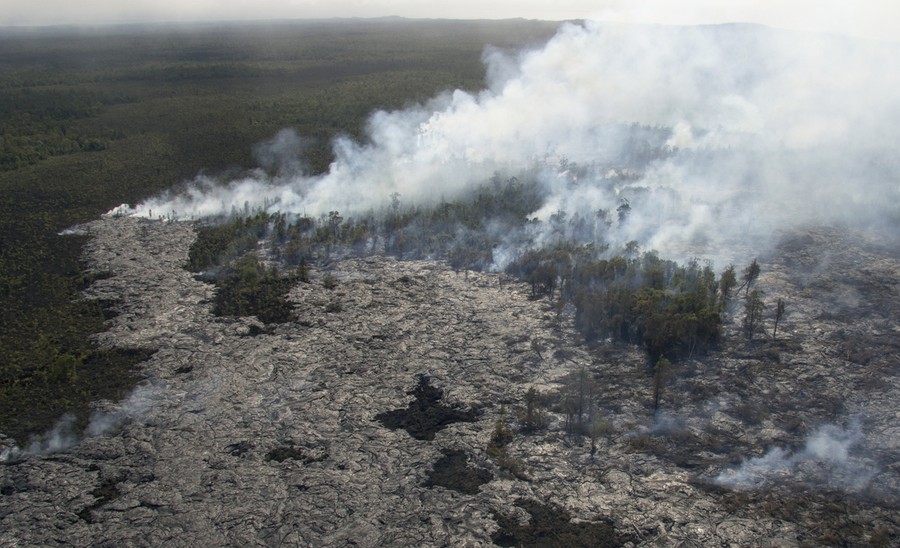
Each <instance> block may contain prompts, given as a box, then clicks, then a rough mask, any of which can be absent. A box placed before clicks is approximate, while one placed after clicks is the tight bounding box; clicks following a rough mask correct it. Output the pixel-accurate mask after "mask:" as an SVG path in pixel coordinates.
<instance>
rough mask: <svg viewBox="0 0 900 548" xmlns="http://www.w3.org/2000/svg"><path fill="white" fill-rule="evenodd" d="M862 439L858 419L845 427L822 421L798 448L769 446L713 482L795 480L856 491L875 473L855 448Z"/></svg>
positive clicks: (754, 485) (743, 484) (753, 484)
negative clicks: (799, 448) (766, 449)
mask: <svg viewBox="0 0 900 548" xmlns="http://www.w3.org/2000/svg"><path fill="white" fill-rule="evenodd" d="M862 440H863V432H862V428H861V426H860V423H859V422H858V421H853V422H851V423H850V424H849V425H848V426H847V428H842V427H840V426H837V425H833V424H826V425H824V426H822V427H820V428H818V429H816V430H815V431H814V432H812V433H811V434H810V435H809V436H808V437H807V438H806V442H805V444H804V447H803V449H802V450H800V451H796V452H791V451H788V450H786V449H784V448H781V447H773V448H771V449H769V451H768V452H767V453H766V454H765V455H763V456H762V457H755V458H751V459H745V460H744V461H743V462H742V463H741V465H740V466H738V467H737V468H731V469H727V470H723V471H722V472H721V473H720V474H719V475H718V476H716V478H715V480H714V481H715V482H716V483H718V484H719V485H723V486H726V487H730V488H734V489H742V490H753V489H760V488H764V487H767V486H770V485H772V484H775V483H779V482H785V481H799V482H804V483H813V484H818V485H826V486H828V487H831V488H837V489H844V490H848V491H858V490H860V489H863V488H865V487H866V486H867V485H868V484H869V482H870V481H871V479H872V478H873V477H874V476H875V475H876V473H877V468H876V466H875V464H874V463H872V462H871V461H870V460H868V459H866V458H865V457H864V456H863V455H861V454H859V452H858V451H855V449H856V448H857V446H858V445H859V444H860V442H861V441H862Z"/></svg>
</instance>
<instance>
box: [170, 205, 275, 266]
mask: <svg viewBox="0 0 900 548" xmlns="http://www.w3.org/2000/svg"><path fill="white" fill-rule="evenodd" d="M276 219H283V216H275V215H268V214H266V213H257V214H256V215H254V216H252V217H243V216H238V215H235V216H232V217H231V218H229V219H228V220H227V221H224V222H219V223H212V224H205V225H201V226H200V227H199V228H198V229H197V239H196V240H195V241H194V243H193V244H192V245H191V249H190V251H189V253H188V264H187V265H186V268H187V269H188V270H190V271H191V272H202V271H204V270H208V269H211V268H222V267H224V266H227V265H228V263H229V262H230V261H231V260H232V259H234V258H235V257H240V256H242V255H244V254H245V253H247V252H248V251H251V250H253V249H256V244H257V242H258V241H259V240H260V239H262V238H263V237H264V236H266V235H267V234H268V232H269V225H270V224H273V225H274V223H275V221H276Z"/></svg>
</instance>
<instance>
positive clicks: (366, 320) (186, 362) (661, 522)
mask: <svg viewBox="0 0 900 548" xmlns="http://www.w3.org/2000/svg"><path fill="white" fill-rule="evenodd" d="M83 228H84V230H86V231H88V232H89V233H90V235H91V236H93V239H92V242H91V244H90V245H89V246H88V248H87V250H86V255H87V259H88V260H89V262H90V264H91V265H92V268H93V269H95V270H97V271H102V272H110V273H111V274H112V276H111V277H108V278H105V279H100V280H98V281H97V282H95V283H94V285H93V286H91V287H90V288H89V289H88V291H87V293H86V297H87V298H95V299H109V300H117V301H118V305H117V312H118V316H117V317H116V318H114V319H113V320H112V321H111V324H110V330H109V331H108V332H106V333H104V334H102V335H101V336H100V337H99V338H98V340H97V343H98V344H99V345H102V346H115V347H141V348H151V349H155V350H156V353H155V354H154V355H153V356H152V357H151V358H150V359H149V360H148V361H147V362H146V363H145V364H144V366H143V374H144V375H145V376H146V380H145V381H144V382H143V383H142V384H141V385H140V386H138V387H137V388H136V389H135V390H134V392H133V393H132V394H131V395H130V396H129V397H128V398H126V399H125V400H124V401H122V402H102V403H100V404H98V408H97V411H96V413H95V415H94V419H93V420H92V422H91V426H90V427H89V428H88V431H87V432H85V433H84V434H83V435H82V436H80V437H79V438H78V439H69V440H57V439H56V438H54V437H53V436H52V434H53V433H48V434H47V435H46V436H45V437H44V438H43V439H40V440H36V443H35V444H33V445H32V446H31V447H30V448H25V449H15V450H14V449H10V448H9V447H8V448H7V449H8V450H7V452H6V453H5V459H6V461H5V463H4V465H2V466H0V492H2V495H0V545H2V546H26V545H56V544H63V545H100V546H113V545H115V546H121V545H139V546H142V545H154V546H158V545H173V546H183V545H199V546H221V545H245V546H249V545H265V546H280V545H287V546H297V545H302V546H305V545H309V546H318V545H328V546H350V545H352V546H386V545H416V546H434V545H454V546H455V545H467V546H482V545H492V544H502V545H516V544H518V545H548V544H549V545H577V544H583V545H596V546H601V545H633V546H657V545H663V546H665V545H681V546H795V545H809V546H813V545H829V544H834V545H842V544H851V545H867V544H868V545H875V546H889V545H896V543H897V542H900V513H898V506H900V499H898V495H900V465H898V462H900V458H898V457H900V426H898V425H900V421H898V419H900V405H898V403H897V402H898V401H900V380H898V375H897V373H898V367H900V365H898V363H900V322H898V317H900V315H898V312H900V304H898V303H900V285H898V284H900V259H898V257H900V254H898V252H897V251H898V250H897V249H895V248H885V247H884V246H883V245H882V246H879V245H877V244H876V243H873V242H870V241H868V240H866V239H865V238H864V237H863V236H849V235H846V234H842V233H839V232H837V231H835V230H831V229H817V230H808V231H803V232H798V233H794V234H791V235H788V236H786V237H785V239H784V241H783V243H782V244H781V245H780V247H779V248H778V249H777V250H775V251H773V252H772V254H771V255H770V256H768V257H763V258H761V259H760V264H761V266H762V268H763V273H762V276H761V278H760V281H759V283H758V287H759V288H760V289H762V290H764V291H765V293H766V297H765V300H766V302H767V303H769V304H770V306H769V310H767V312H766V323H765V326H764V327H765V328H766V330H767V333H766V334H765V335H763V334H760V335H757V337H756V339H757V340H755V341H751V342H746V340H745V338H744V337H743V335H742V334H741V333H740V329H739V321H738V320H737V317H738V316H740V311H739V310H738V309H739V307H740V303H739V302H738V303H737V304H736V305H735V311H734V313H733V315H732V321H731V322H730V323H729V325H728V328H727V334H726V335H727V336H726V340H725V341H724V342H723V344H722V347H721V348H720V349H719V350H717V351H715V352H713V353H712V354H711V355H708V356H704V357H697V358H695V359H690V360H686V361H684V362H681V363H678V364H676V366H675V368H674V372H673V376H672V380H671V381H670V382H669V384H668V386H666V388H665V390H664V392H663V396H662V403H661V411H660V412H658V413H656V415H655V416H654V413H653V410H652V406H651V403H652V402H651V399H652V378H651V375H650V372H649V369H648V367H647V364H646V363H645V356H644V353H643V351H642V350H641V349H639V348H635V347H631V346H624V345H614V344H612V343H605V344H600V345H596V346H595V347H588V346H586V345H584V344H582V342H581V340H580V338H579V337H578V336H577V335H576V334H575V332H574V331H573V330H572V329H571V327H570V319H569V318H568V317H567V315H566V314H565V313H563V314H562V316H557V313H556V311H555V310H553V308H552V307H551V306H550V305H549V303H547V302H546V301H540V300H530V299H529V293H530V291H529V288H528V287H527V286H525V285H524V284H520V283H518V282H515V281H513V280H511V279H508V278H504V277H502V276H501V275H498V274H482V273H471V272H470V273H456V272H454V271H452V270H451V269H449V268H448V267H446V266H445V265H444V264H442V263H440V262H424V261H408V262H400V261H397V260H393V259H387V258H383V257H369V258H356V259H346V260H342V261H336V262H334V263H332V264H330V265H327V266H324V267H322V268H321V270H315V271H314V272H313V277H312V280H311V281H310V282H309V283H299V284H297V285H296V286H295V287H294V288H293V290H292V291H291V293H290V299H291V300H292V302H293V303H295V305H296V315H297V319H296V321H294V322H290V323H285V324H280V325H274V326H266V325H263V324H261V323H260V322H258V321H257V320H256V319H255V318H219V317H215V316H214V315H212V313H211V311H210V309H211V307H210V299H211V296H212V291H213V289H212V286H210V285H208V284H205V283H203V282H201V281H198V280H196V279H195V278H194V277H193V276H192V275H191V274H190V273H188V272H186V271H185V270H183V269H182V266H183V264H184V263H185V261H186V258H187V253H188V248H189V246H190V244H191V242H192V240H193V238H194V232H193V228H192V226H191V225H190V224H187V223H164V222H153V221H147V220H139V219H132V218H105V219H102V220H99V221H96V222H93V223H90V224H88V225H85V226H84V227H83ZM326 272H327V273H329V274H330V275H331V277H332V278H333V279H334V280H336V281H337V284H336V286H335V287H333V288H331V289H329V288H327V287H325V285H331V284H325V285H323V283H322V280H323V277H324V275H325V273H326ZM779 297H780V298H783V299H784V300H785V302H786V314H785V318H784V320H782V323H781V326H780V327H779V334H778V336H777V339H775V340H772V337H771V335H772V327H773V325H772V307H773V305H771V303H774V302H775V299H777V298H779ZM582 368H583V370H584V371H586V372H587V373H588V376H589V379H590V380H591V381H593V384H592V385H595V386H596V389H594V390H593V392H592V393H593V395H594V400H595V406H596V409H597V411H596V413H597V414H598V415H599V416H602V417H603V419H604V421H605V423H604V426H605V427H604V428H603V429H602V430H601V431H600V432H599V433H597V434H596V435H595V436H594V437H595V440H594V441H595V445H596V451H594V452H593V454H592V451H591V440H590V439H589V436H578V435H573V434H569V433H567V432H566V431H565V429H564V428H563V426H564V422H565V417H564V414H563V413H561V412H560V408H559V405H558V399H559V398H558V393H559V391H560V390H564V389H565V388H566V386H572V383H573V382H575V381H573V380H572V379H574V378H575V376H573V373H576V372H578V371H581V370H582ZM531 388H533V389H534V390H535V391H536V392H537V393H538V394H539V395H541V401H542V403H543V406H542V407H543V408H544V409H545V410H544V411H543V413H544V414H543V416H544V417H545V421H544V422H545V424H546V427H545V428H538V429H536V431H534V432H526V431H524V430H522V428H521V426H522V419H521V417H522V415H523V413H524V410H525V400H526V393H527V392H528V390H529V389H531ZM555 402H557V403H555ZM58 433H59V432H57V434H58ZM500 434H502V435H500ZM498 438H503V441H502V443H498ZM6 445H7V446H9V445H11V444H10V443H9V442H7V443H6Z"/></svg>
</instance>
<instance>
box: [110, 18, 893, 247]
mask: <svg viewBox="0 0 900 548" xmlns="http://www.w3.org/2000/svg"><path fill="white" fill-rule="evenodd" d="M897 53H898V52H897V47H896V46H894V45H891V44H888V43H879V42H863V41H853V40H851V39H846V38H840V37H836V36H824V35H815V34H801V33H789V32H784V31H775V30H772V29H768V28H765V27H759V26H754V25H719V26H702V27H661V26H617V25H607V24H601V23H595V22H586V23H584V24H583V25H574V24H566V25H564V26H562V27H561V28H560V30H559V32H558V34H557V35H556V36H555V37H554V38H553V39H551V40H550V41H549V42H548V43H547V44H546V45H545V46H544V47H543V48H541V49H536V50H531V51H524V52H521V53H519V54H517V55H509V54H504V53H501V52H498V51H494V50H488V51H487V52H486V53H485V55H484V61H485V63H486V67H487V81H488V87H487V89H485V90H483V91H481V92H480V93H476V94H472V93H468V92H464V91H454V92H449V93H445V94H442V95H440V96H438V97H435V98H434V99H433V100H431V101H430V102H428V103H427V104H424V105H420V106H418V107H415V108H409V109H406V110H400V111H394V112H384V111H378V112H375V113H374V114H372V115H371V117H370V119H369V121H368V128H367V138H366V139H365V140H364V141H363V142H355V141H352V140H350V139H347V138H341V139H337V140H336V141H335V142H334V143H333V149H334V155H335V161H334V162H333V164H332V165H331V167H330V169H329V170H328V172H327V173H324V174H321V175H316V176H310V175H307V174H305V173H303V170H302V168H301V167H300V164H299V161H294V160H291V159H290V154H297V155H299V151H300V150H302V146H301V140H300V139H299V138H298V137H297V136H296V135H294V134H290V133H285V134H280V135H279V136H277V137H276V138H275V139H274V140H273V141H272V143H270V145H269V146H268V147H265V146H263V147H260V148H258V149H257V156H258V158H259V160H260V161H261V164H262V166H263V167H265V168H266V169H267V170H268V171H267V172H264V171H262V170H260V171H258V172H253V173H250V174H249V175H247V176H246V177H243V178H239V179H236V180H231V181H217V180H212V179H209V178H198V179H197V180H196V181H194V182H192V183H191V184H189V185H187V188H186V189H182V190H180V191H178V192H170V193H168V194H166V195H163V196H160V197H157V198H154V199H151V200H147V201H146V202H144V203H141V204H139V205H138V206H137V207H136V208H134V209H133V210H130V213H132V214H136V215H142V216H150V215H151V212H152V214H153V216H174V217H177V218H184V219H187V218H198V217H206V216H211V215H216V214H227V213H229V212H231V211H234V210H237V211H241V210H243V209H244V208H246V207H250V208H266V209H268V210H270V211H282V212H287V213H296V214H303V215H310V216H316V215H321V214H324V213H326V212H328V211H332V210H337V211H340V212H341V213H342V214H344V215H345V216H347V215H354V214H358V213H363V212H366V211H369V210H372V209H375V210H377V209H379V208H382V207H385V206H387V205H388V204H389V203H390V200H391V196H392V195H393V194H394V193H399V194H400V195H401V196H402V199H403V202H404V204H428V203H434V202H436V201H437V200H439V199H442V198H444V199H449V200H452V199H454V198H455V197H458V196H460V195H463V194H464V193H466V192H468V191H470V190H471V189H472V188H473V186H475V185H481V184H487V181H488V180H489V179H490V177H491V176H492V175H493V174H494V173H501V174H505V175H507V176H512V175H516V174H517V173H520V172H522V171H523V170H531V171H532V172H533V171H535V170H537V171H538V172H539V173H540V177H541V179H542V181H543V183H544V184H545V185H546V190H547V196H548V197H547V199H546V201H545V204H544V206H543V207H541V208H540V209H538V210H537V211H535V212H534V213H533V216H534V217H536V218H537V219H539V220H541V221H544V223H543V225H540V226H545V227H546V225H547V222H546V221H548V220H549V218H550V216H551V215H553V214H554V213H556V212H557V211H559V210H563V211H566V212H567V213H568V214H569V215H570V217H571V215H573V214H578V215H580V216H582V217H585V218H591V216H592V215H596V212H597V211H598V210H605V211H614V210H615V209H616V207H617V206H618V205H619V204H621V203H622V202H623V200H628V201H629V203H630V204H631V206H632V214H631V215H630V216H629V217H628V219H627V222H622V223H621V224H620V225H619V226H616V231H615V234H611V235H610V236H609V237H608V241H611V243H613V244H614V245H615V244H621V243H624V242H627V241H631V240H635V241H638V242H639V243H640V244H641V245H642V248H644V249H657V250H660V251H661V252H663V253H664V254H668V255H674V256H679V255H680V256H690V255H705V256H708V257H715V256H717V254H719V253H721V252H722V250H723V249H725V248H728V247H729V246H733V245H735V243H736V242H741V243H742V244H743V245H745V246H750V247H753V246H757V247H759V246H761V245H763V244H765V243H766V241H767V238H769V237H771V235H772V234H773V233H774V232H776V231H777V230H779V229H782V228H787V227H789V226H791V225H794V224H801V223H808V222H816V223H835V222H840V223H860V224H862V225H863V226H866V227H877V228H880V229H882V230H884V229H887V230H889V231H891V234H895V233H896V227H897V225H898V222H900V210H898V208H897V204H898V203H900V200H898V199H900V183H898V181H900V160H898V159H897V156H896V153H895V152H896V150H898V145H900V123H898V122H900V70H898V69H900V55H897ZM267 150H268V151H272V152H267ZM276 150H277V151H278V153H277V154H276V153H274V151H276ZM286 151H287V153H288V155H287V156H286V155H285V152H286ZM273 170H274V171H275V175H271V174H268V175H267V174H266V173H271V172H272V171H273ZM120 211H121V210H120ZM497 252H498V254H499V255H503V253H504V250H503V249H499V250H497Z"/></svg>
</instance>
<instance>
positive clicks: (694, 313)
mask: <svg viewBox="0 0 900 548" xmlns="http://www.w3.org/2000/svg"><path fill="white" fill-rule="evenodd" d="M573 270H574V271H575V272H576V274H575V275H574V276H573V277H572V279H571V282H569V283H570V291H571V292H572V293H573V294H574V298H573V302H574V304H575V309H576V311H575V325H576V327H577V328H578V329H579V330H580V331H581V333H582V334H584V336H585V337H586V338H587V339H588V340H592V339H597V338H607V337H611V338H613V339H618V340H622V341H626V342H633V343H639V344H643V345H644V347H645V348H646V349H647V352H648V354H649V356H650V360H651V363H656V361H657V360H659V358H660V357H661V356H663V355H667V356H669V357H670V358H678V357H683V356H690V355H692V354H693V353H694V352H696V351H698V350H703V349H706V348H708V347H709V346H711V345H713V344H715V342H716V341H717V340H718V337H719V332H720V327H721V322H722V318H721V309H720V306H719V303H718V298H717V287H718V284H717V282H716V278H715V275H714V274H713V272H712V269H711V268H710V267H708V266H707V267H703V268H701V267H700V266H699V264H697V263H696V262H691V263H689V264H688V265H686V266H681V265H678V264H676V263H675V262H673V261H665V260H661V259H659V257H657V256H656V254H655V253H645V254H644V255H643V256H642V257H640V258H636V259H630V260H629V259H624V258H622V257H615V258H613V259H610V260H605V259H604V260H589V261H586V262H585V263H584V264H583V265H582V264H576V266H575V267H574V268H573Z"/></svg>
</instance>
